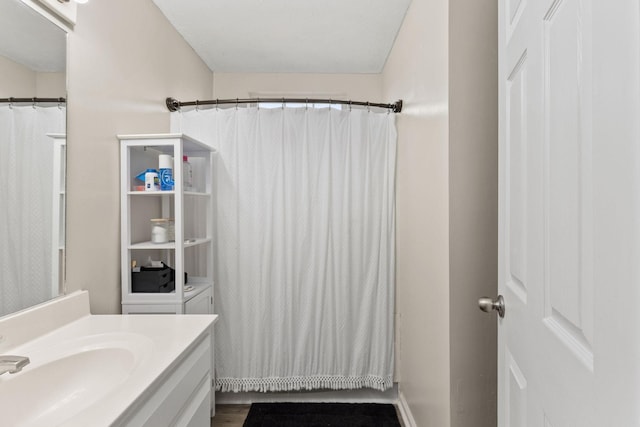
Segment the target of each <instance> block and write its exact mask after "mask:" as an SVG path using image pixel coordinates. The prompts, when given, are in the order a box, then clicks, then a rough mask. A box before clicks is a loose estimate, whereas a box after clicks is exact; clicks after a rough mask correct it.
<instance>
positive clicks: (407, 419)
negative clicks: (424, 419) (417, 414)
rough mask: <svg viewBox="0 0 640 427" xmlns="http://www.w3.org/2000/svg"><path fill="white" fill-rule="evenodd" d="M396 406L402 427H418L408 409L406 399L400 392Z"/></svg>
mask: <svg viewBox="0 0 640 427" xmlns="http://www.w3.org/2000/svg"><path fill="white" fill-rule="evenodd" d="M397 406H398V411H399V412H400V417H401V418H402V423H403V424H404V427H418V425H417V424H416V420H415V419H414V418H413V414H412V413H411V408H409V404H408V403H407V399H405V397H404V394H403V393H402V392H399V393H398V401H397Z"/></svg>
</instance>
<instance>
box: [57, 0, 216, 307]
mask: <svg viewBox="0 0 640 427" xmlns="http://www.w3.org/2000/svg"><path fill="white" fill-rule="evenodd" d="M69 37H70V40H69V58H68V66H67V72H68V76H69V78H68V82H69V86H68V98H69V102H68V114H69V124H68V172H67V173H68V181H67V182H68V187H67V190H68V206H67V224H68V228H67V291H72V290H75V289H88V290H89V292H90V296H91V310H92V312H93V313H119V312H120V221H119V217H120V210H119V206H120V200H119V145H118V140H117V139H116V135H117V134H126V133H159V132H167V131H168V130H169V113H168V111H167V109H166V107H165V106H164V99H165V98H166V97H167V96H174V97H177V98H178V99H180V98H182V99H192V98H193V99H196V98H200V99H202V98H204V97H208V96H210V94H211V92H212V87H211V86H212V83H211V71H210V70H209V69H208V68H207V67H206V66H205V65H204V63H203V62H202V61H201V60H200V59H199V58H198V57H197V56H196V55H195V53H194V52H193V50H192V49H191V48H190V47H189V46H188V45H187V44H186V42H185V41H184V39H183V38H182V37H180V36H179V35H178V33H177V32H176V31H175V30H174V29H173V27H171V26H170V24H169V23H168V22H167V21H166V19H165V17H164V15H162V13H161V12H160V11H159V10H158V9H157V8H156V7H155V5H154V4H153V3H152V2H151V0H143V1H141V0H135V1H131V0H94V1H91V2H89V3H87V4H85V5H80V6H79V7H78V23H77V25H76V28H75V31H74V32H73V33H72V34H70V36H69Z"/></svg>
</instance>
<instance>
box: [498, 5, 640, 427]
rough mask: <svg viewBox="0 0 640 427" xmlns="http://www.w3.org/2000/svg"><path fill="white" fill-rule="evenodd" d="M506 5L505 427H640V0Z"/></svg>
mask: <svg viewBox="0 0 640 427" xmlns="http://www.w3.org/2000/svg"><path fill="white" fill-rule="evenodd" d="M499 3H500V6H499V21H500V29H499V50H500V56H499V58H500V60H499V87H500V95H499V96H500V153H499V155H500V162H499V163H500V209H499V212H500V217H499V222H500V227H499V229H500V236H499V242H500V248H499V250H500V255H499V292H500V294H502V295H503V296H504V301H505V308H506V310H505V316H504V318H501V319H499V321H498V341H499V343H498V358H499V360H498V369H499V384H498V395H499V396H498V397H499V415H498V420H499V426H500V427H507V426H509V427H521V426H539V427H558V426H576V427H590V426H593V427H609V426H610V427H626V426H640V391H639V388H640V351H639V343H640V318H639V316H638V314H637V312H638V311H639V310H638V309H637V307H638V305H639V304H640V280H639V271H640V251H639V247H640V139H639V137H638V136H639V132H638V123H640V108H639V107H638V104H639V102H640V95H639V87H640V85H639V82H640V72H639V71H640V67H639V66H638V59H639V52H640V42H639V40H640V37H639V34H640V33H639V30H638V28H639V25H638V21H639V18H640V7H639V2H638V1H637V0H634V1H630V0H615V1H599V0H500V1H499Z"/></svg>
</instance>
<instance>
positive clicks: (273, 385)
mask: <svg viewBox="0 0 640 427" xmlns="http://www.w3.org/2000/svg"><path fill="white" fill-rule="evenodd" d="M392 386H393V378H392V376H391V375H390V376H387V377H380V376H377V375H367V376H362V377H345V376H340V375H336V376H331V375H322V376H311V377H285V378H281V377H276V378H216V391H221V392H234V393H239V392H251V391H258V392H270V391H271V392H274V391H300V390H319V389H325V390H326V389H331V390H354V389H359V388H372V389H375V390H379V391H385V390H387V389H389V388H391V387H392Z"/></svg>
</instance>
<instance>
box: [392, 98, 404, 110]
mask: <svg viewBox="0 0 640 427" xmlns="http://www.w3.org/2000/svg"><path fill="white" fill-rule="evenodd" d="M401 111H402V99H398V100H397V101H396V102H395V103H394V104H393V112H394V113H399V112H401Z"/></svg>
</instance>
